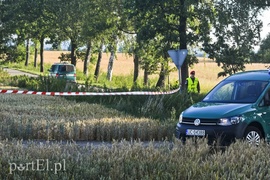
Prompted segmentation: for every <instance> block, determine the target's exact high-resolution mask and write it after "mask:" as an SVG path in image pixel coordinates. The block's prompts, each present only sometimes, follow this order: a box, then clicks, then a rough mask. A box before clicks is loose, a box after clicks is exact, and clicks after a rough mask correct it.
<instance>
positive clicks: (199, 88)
mask: <svg viewBox="0 0 270 180" xmlns="http://www.w3.org/2000/svg"><path fill="white" fill-rule="evenodd" d="M197 89H198V93H200V91H201V87H200V81H199V80H198V85H197Z"/></svg>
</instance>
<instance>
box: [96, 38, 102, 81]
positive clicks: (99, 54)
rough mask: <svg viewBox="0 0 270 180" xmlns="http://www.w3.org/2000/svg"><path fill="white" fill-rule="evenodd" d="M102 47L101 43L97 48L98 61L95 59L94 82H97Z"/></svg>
mask: <svg viewBox="0 0 270 180" xmlns="http://www.w3.org/2000/svg"><path fill="white" fill-rule="evenodd" d="M102 47H103V42H102V43H101V44H100V47H99V53H98V59H97V64H96V69H95V78H96V80H98V76H99V71H100V63H101V59H102Z"/></svg>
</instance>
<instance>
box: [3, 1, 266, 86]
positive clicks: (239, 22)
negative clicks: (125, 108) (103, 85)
mask: <svg viewBox="0 0 270 180" xmlns="http://www.w3.org/2000/svg"><path fill="white" fill-rule="evenodd" d="M269 4H270V3H269V0H257V1H252V0H223V1H220V0H166V1H164V0H155V1H153V0H144V1H142V0H133V1H130V0H91V1H85V0H66V1H62V0H4V1H1V4H0V9H1V15H0V16H1V21H0V23H1V24H0V25H1V26H0V31H1V37H0V38H1V39H0V40H1V53H3V54H4V53H7V49H8V47H10V45H11V44H12V46H14V47H18V46H19V45H24V44H25V42H26V41H27V39H32V42H37V41H39V43H38V44H40V59H41V66H40V71H41V72H42V71H43V49H44V47H43V46H44V43H45V40H46V39H49V40H50V43H53V44H54V45H55V47H57V46H59V44H60V43H61V41H64V40H69V41H70V42H71V52H70V53H71V63H72V64H74V65H76V62H77V59H78V56H77V54H78V53H77V51H78V50H79V48H81V47H87V48H85V49H86V50H85V51H86V52H85V53H84V54H85V58H83V60H84V62H85V63H84V73H85V74H86V75H88V66H89V64H90V63H89V62H90V60H91V56H92V55H94V54H96V53H99V54H100V53H101V51H102V50H103V48H104V47H105V48H106V50H107V51H109V52H110V53H111V58H110V64H108V78H109V79H111V76H112V68H113V66H112V65H113V60H114V59H115V58H117V57H116V56H115V54H116V53H115V52H116V50H117V45H118V44H122V46H124V48H123V49H125V50H126V52H127V53H129V54H130V55H133V57H134V82H136V79H137V77H138V74H139V72H138V71H139V66H140V67H141V68H143V70H144V75H145V77H144V79H145V84H147V78H148V75H150V74H153V73H157V74H159V80H158V83H157V86H158V87H163V86H164V83H162V82H164V79H165V78H166V76H167V75H169V73H170V71H171V69H170V67H169V66H168V64H169V61H171V60H170V58H169V56H168V53H167V51H168V50H170V49H188V50H189V55H188V57H187V58H186V60H185V62H184V64H183V66H182V68H181V73H182V74H181V77H182V80H181V82H182V83H183V82H184V81H185V79H186V77H187V76H188V67H189V66H190V65H192V64H193V63H196V62H197V61H198V60H197V59H196V50H195V49H198V48H199V49H200V50H203V51H204V52H205V53H206V54H208V55H209V58H211V59H213V60H215V61H216V62H217V64H218V65H219V66H221V67H222V69H223V71H222V72H220V73H219V74H218V76H226V75H228V74H233V73H235V72H237V71H242V70H244V69H245V64H246V63H249V62H252V61H251V57H252V56H253V54H254V53H252V51H253V48H254V46H256V45H258V43H259V39H260V31H261V28H262V22H261V21H259V20H258V16H259V15H260V12H261V11H262V10H263V9H266V8H268V7H269ZM14 12H16V13H14ZM36 44H37V43H36ZM263 44H267V43H266V41H263ZM260 52H264V53H261V55H262V54H263V55H264V56H265V55H267V53H268V52H267V51H266V50H265V49H264V46H262V47H261V51H260ZM99 57H100V56H99ZM265 58H267V56H265ZM96 62H97V63H100V59H99V60H97V61H96ZM98 73H99V64H96V70H95V76H96V77H98Z"/></svg>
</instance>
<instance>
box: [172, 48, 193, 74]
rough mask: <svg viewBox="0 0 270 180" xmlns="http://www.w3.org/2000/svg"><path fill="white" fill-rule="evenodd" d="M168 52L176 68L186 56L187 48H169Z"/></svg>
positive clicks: (178, 67)
mask: <svg viewBox="0 0 270 180" xmlns="http://www.w3.org/2000/svg"><path fill="white" fill-rule="evenodd" d="M168 53H169V55H170V57H171V58H172V60H173V62H174V64H175V66H176V67H177V69H180V68H181V66H182V64H183V63H184V61H185V59H186V57H187V53H188V50H187V49H180V50H169V51H168Z"/></svg>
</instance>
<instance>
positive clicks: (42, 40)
mask: <svg viewBox="0 0 270 180" xmlns="http://www.w3.org/2000/svg"><path fill="white" fill-rule="evenodd" d="M39 42H40V72H44V65H43V64H44V63H43V62H44V60H43V58H44V57H43V49H44V37H41V38H40V40H39Z"/></svg>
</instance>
